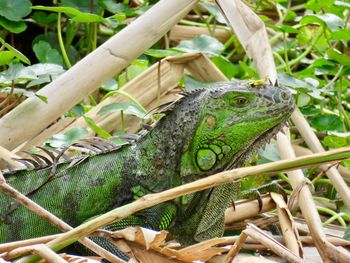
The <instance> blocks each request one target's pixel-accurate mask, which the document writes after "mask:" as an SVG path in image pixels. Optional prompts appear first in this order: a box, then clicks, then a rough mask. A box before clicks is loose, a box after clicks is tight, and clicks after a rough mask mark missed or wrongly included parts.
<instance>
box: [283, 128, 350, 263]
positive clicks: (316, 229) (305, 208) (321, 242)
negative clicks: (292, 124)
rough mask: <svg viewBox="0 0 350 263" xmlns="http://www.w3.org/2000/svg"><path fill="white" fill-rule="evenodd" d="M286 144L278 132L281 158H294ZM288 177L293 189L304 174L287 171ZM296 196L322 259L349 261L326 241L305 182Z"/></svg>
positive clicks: (302, 179)
mask: <svg viewBox="0 0 350 263" xmlns="http://www.w3.org/2000/svg"><path fill="white" fill-rule="evenodd" d="M286 145H290V141H289V140H288V138H287V137H286V136H285V135H284V134H282V133H279V134H278V135H277V146H278V150H279V152H280V154H281V157H282V158H283V159H287V158H294V157H295V154H294V151H293V149H292V147H286ZM288 178H289V180H290V183H291V185H292V187H293V189H295V188H298V187H299V185H300V184H304V180H305V178H304V174H303V172H302V171H301V170H295V171H291V172H288ZM298 196H299V207H300V209H301V211H302V213H303V216H304V218H305V220H306V222H307V225H308V227H309V229H310V232H311V235H312V237H313V238H314V240H315V244H316V247H317V250H318V252H319V253H320V255H321V257H322V259H323V260H324V261H329V260H334V261H337V262H350V254H349V253H347V252H345V251H342V250H340V249H337V248H336V247H335V246H334V245H332V244H331V243H329V242H328V241H327V239H326V235H325V234H324V231H323V228H322V222H321V220H320V217H319V215H318V212H317V209H316V207H315V204H314V202H313V198H312V194H311V192H310V190H309V188H308V186H307V185H306V184H304V185H303V186H302V187H301V190H300V192H299V195H298Z"/></svg>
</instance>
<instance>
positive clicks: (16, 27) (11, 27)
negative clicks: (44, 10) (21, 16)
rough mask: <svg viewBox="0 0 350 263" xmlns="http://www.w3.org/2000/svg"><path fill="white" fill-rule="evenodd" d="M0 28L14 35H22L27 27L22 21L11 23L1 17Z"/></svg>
mask: <svg viewBox="0 0 350 263" xmlns="http://www.w3.org/2000/svg"><path fill="white" fill-rule="evenodd" d="M0 26H2V27H4V28H5V29H6V30H8V31H10V32H12V33H15V34H19V33H22V32H23V31H25V30H26V29H27V25H26V23H24V22H23V21H11V20H8V19H7V18H5V17H2V16H0Z"/></svg>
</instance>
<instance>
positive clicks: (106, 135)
mask: <svg viewBox="0 0 350 263" xmlns="http://www.w3.org/2000/svg"><path fill="white" fill-rule="evenodd" d="M83 118H84V120H85V121H86V123H87V125H89V127H90V128H91V129H92V130H93V131H94V132H95V133H97V134H98V135H99V136H101V137H102V138H104V139H108V138H110V137H111V135H110V134H109V133H108V132H107V131H105V130H104V129H102V128H100V127H98V126H97V124H96V123H95V122H94V120H93V119H91V118H89V117H87V116H83Z"/></svg>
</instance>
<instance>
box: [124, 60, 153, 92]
mask: <svg viewBox="0 0 350 263" xmlns="http://www.w3.org/2000/svg"><path fill="white" fill-rule="evenodd" d="M147 68H148V61H147V60H143V59H137V60H134V61H133V62H131V65H130V66H128V67H127V69H126V72H123V73H122V74H120V75H119V77H118V85H119V87H122V86H124V85H125V83H126V82H127V81H130V80H132V79H133V78H135V77H137V76H138V75H140V74H141V73H142V72H143V71H145V70H146V69H147Z"/></svg>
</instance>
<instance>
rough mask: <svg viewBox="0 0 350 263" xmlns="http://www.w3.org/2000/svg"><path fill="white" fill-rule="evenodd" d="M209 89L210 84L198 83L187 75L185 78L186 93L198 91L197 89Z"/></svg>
mask: <svg viewBox="0 0 350 263" xmlns="http://www.w3.org/2000/svg"><path fill="white" fill-rule="evenodd" d="M208 87H210V83H206V82H201V81H198V80H196V79H194V78H192V77H191V76H189V75H187V74H186V75H185V76H184V89H185V91H191V90H196V89H205V88H208Z"/></svg>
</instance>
